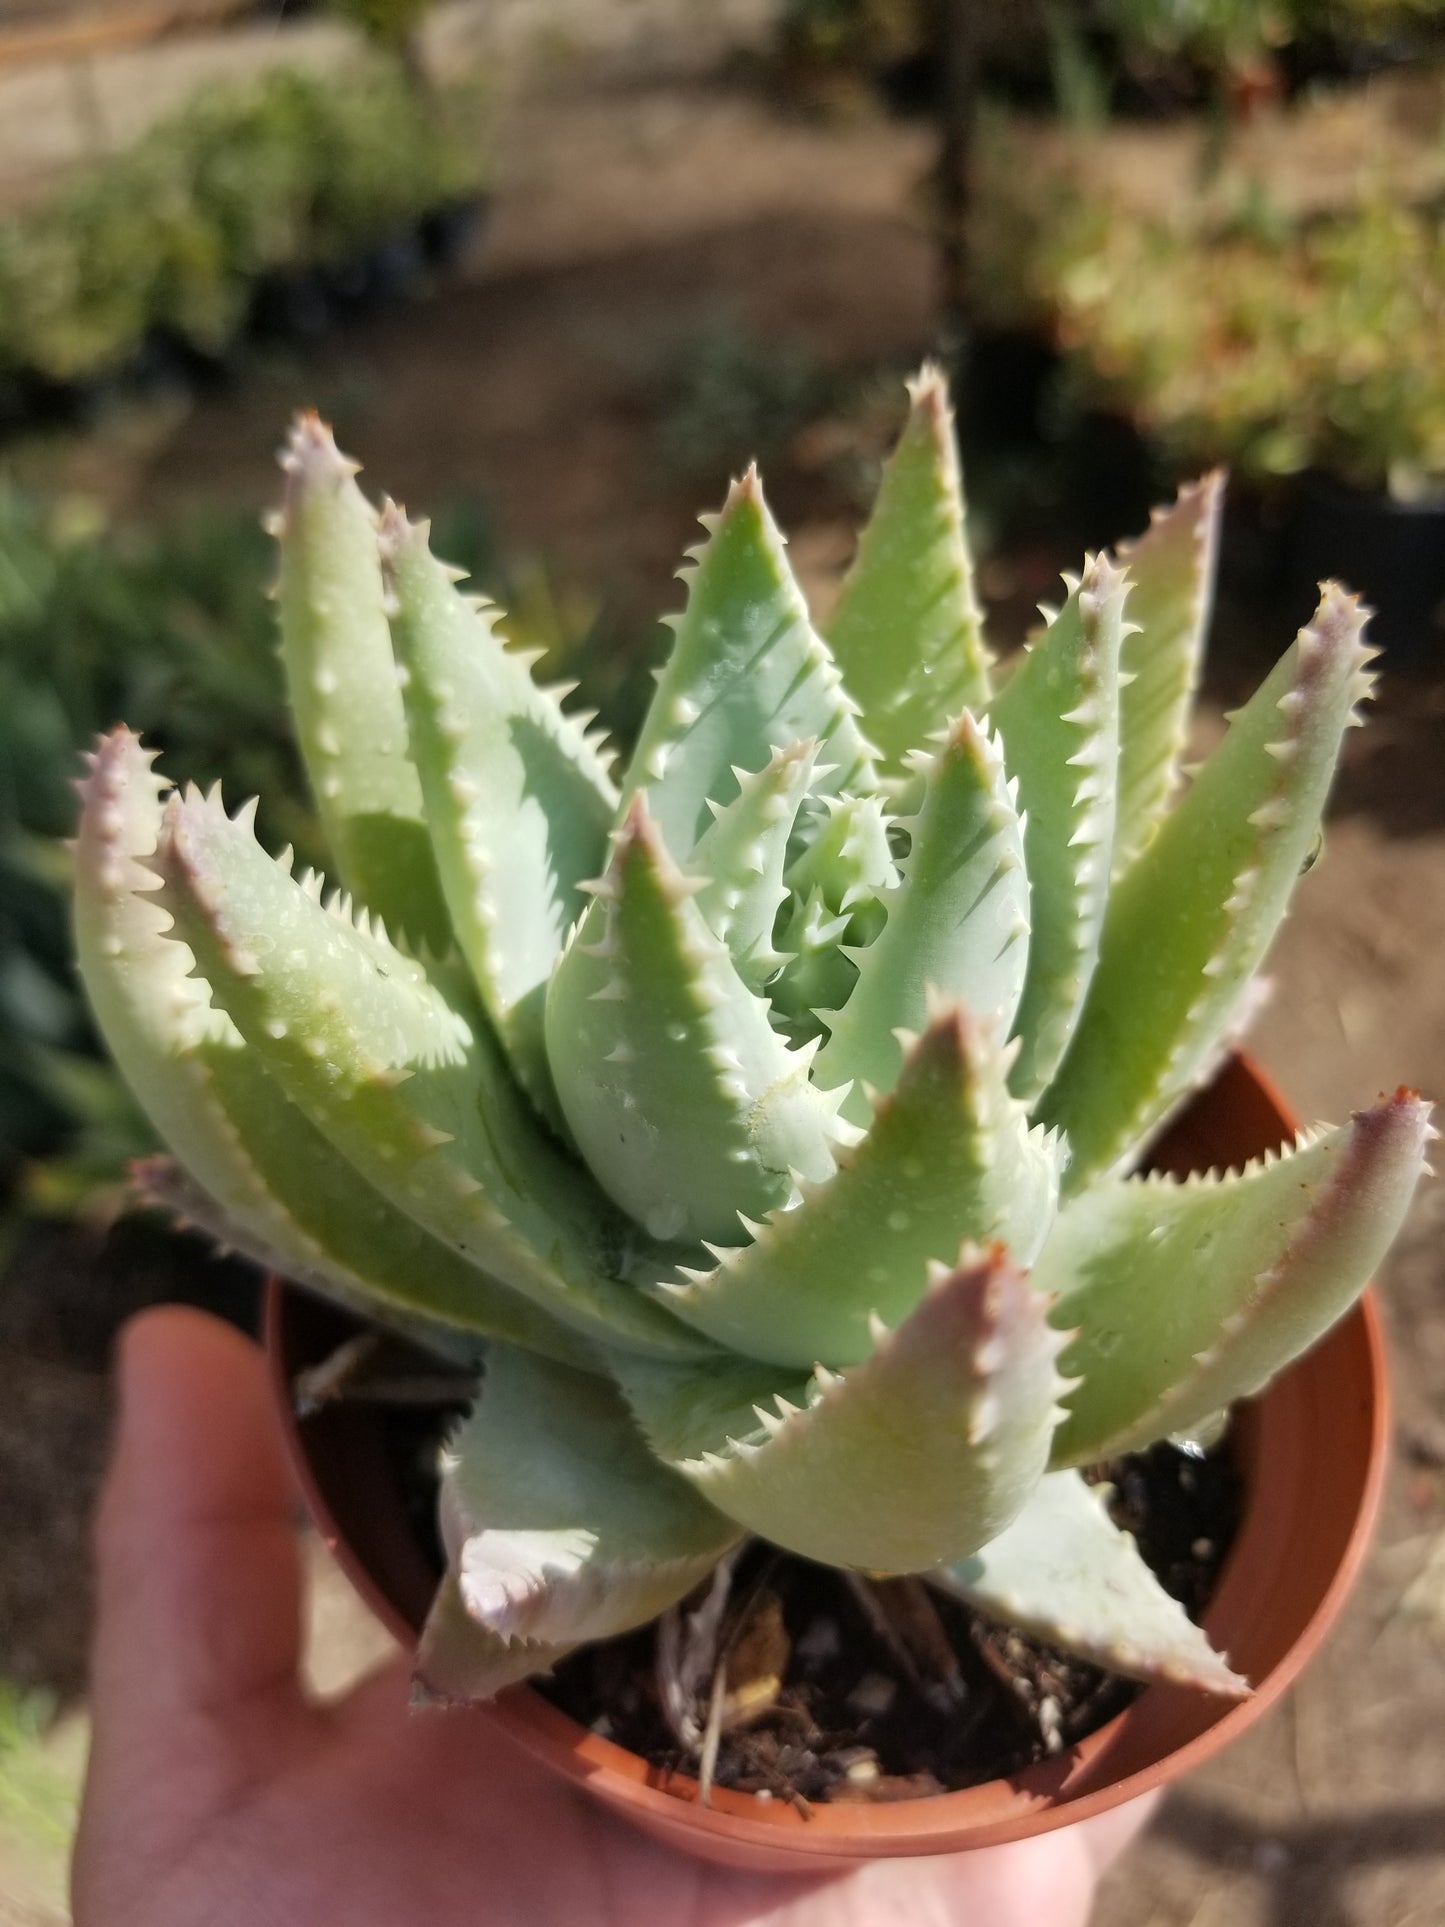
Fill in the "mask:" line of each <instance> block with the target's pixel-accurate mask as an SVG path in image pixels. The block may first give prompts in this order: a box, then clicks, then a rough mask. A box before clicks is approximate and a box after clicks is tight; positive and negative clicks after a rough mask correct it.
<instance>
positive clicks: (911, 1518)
mask: <svg viewBox="0 0 1445 1927" xmlns="http://www.w3.org/2000/svg"><path fill="white" fill-rule="evenodd" d="M1044 1312H1045V1308H1044V1303H1043V1300H1042V1299H1041V1298H1040V1297H1039V1296H1038V1294H1037V1293H1035V1292H1033V1291H1031V1290H1030V1288H1029V1286H1028V1285H1027V1283H1026V1282H1025V1280H1024V1279H1023V1277H1022V1275H1021V1274H1020V1273H1019V1272H1018V1271H1017V1270H1016V1269H1015V1268H1014V1267H1013V1266H1012V1265H1011V1264H1010V1263H1009V1261H1008V1258H1007V1256H1006V1255H1005V1254H1004V1253H1003V1252H1002V1251H1001V1250H1000V1249H998V1248H997V1247H995V1248H994V1249H993V1250H992V1251H990V1252H988V1253H986V1254H980V1253H978V1252H976V1251H974V1250H972V1249H969V1250H966V1251H965V1252H964V1253H962V1254H961V1256H960V1258H959V1262H958V1264H957V1266H956V1267H955V1268H954V1269H952V1270H950V1269H949V1268H948V1267H947V1266H943V1265H939V1266H933V1267H930V1268H929V1270H928V1273H927V1283H926V1288H925V1290H924V1291H923V1293H922V1295H921V1297H920V1299H919V1302H918V1304H917V1305H916V1306H915V1308H914V1310H913V1311H912V1312H911V1313H910V1315H909V1316H908V1317H907V1318H906V1319H905V1320H904V1322H903V1323H902V1324H901V1325H899V1326H898V1327H897V1328H896V1329H895V1330H893V1331H889V1330H888V1329H887V1328H886V1327H884V1326H882V1325H879V1326H877V1327H875V1342H874V1350H873V1353H872V1355H871V1356H870V1357H869V1358H868V1359H867V1361H866V1362H865V1363H863V1364H861V1365H857V1366H853V1367H851V1368H849V1369H848V1370H847V1371H846V1372H844V1373H843V1374H842V1375H841V1376H840V1375H838V1374H835V1373H832V1372H828V1371H824V1370H821V1369H817V1370H815V1371H814V1373H813V1376H812V1378H811V1379H806V1378H800V1377H798V1376H797V1375H796V1374H789V1373H788V1372H787V1371H786V1370H785V1368H782V1367H776V1366H775V1367H768V1366H765V1365H751V1364H728V1363H725V1362H723V1361H719V1362H718V1364H717V1365H716V1366H715V1367H712V1368H708V1369H705V1370H697V1369H689V1368H686V1367H683V1368H679V1369H674V1368H671V1367H667V1366H661V1365H657V1366H654V1365H652V1364H649V1362H648V1361H646V1360H636V1361H634V1360H631V1359H617V1360H616V1361H615V1369H616V1371H617V1374H618V1377H619V1380H620V1382H621V1385H622V1389H623V1392H624V1393H625V1395H626V1397H627V1400H628V1402H629V1404H630V1405H631V1406H632V1409H633V1411H634V1412H635V1413H636V1414H637V1417H638V1419H639V1421H640V1423H641V1425H642V1428H643V1431H644V1432H645V1433H646V1435H647V1438H648V1441H649V1443H650V1444H651V1445H652V1447H653V1450H654V1451H655V1452H657V1453H658V1455H659V1456H660V1457H662V1458H663V1459H665V1460H666V1461H667V1462H668V1463H670V1464H673V1465H675V1466H676V1467H677V1469H678V1470H679V1471H681V1472H683V1473H685V1474H686V1475H687V1477H688V1478H689V1479H691V1480H692V1481H693V1483H694V1484H695V1485H696V1486H697V1489H698V1491H699V1492H700V1493H701V1494H702V1495H703V1497H704V1498H706V1499H707V1500H708V1501H709V1502H710V1503H711V1504H713V1505H715V1506H716V1507H717V1508H718V1510H719V1511H721V1512H726V1513H727V1514H729V1516H730V1517H732V1518H734V1519H736V1520H738V1522H739V1523H740V1524H742V1525H744V1526H746V1527H747V1528H748V1529H749V1530H750V1531H752V1532H756V1533H760V1534H761V1535H762V1536H763V1537H764V1538H766V1539H771V1540H772V1541H773V1542H774V1543H775V1544H777V1545H780V1546H785V1547H787V1548H788V1549H789V1550H791V1551H793V1552H799V1553H802V1554H803V1555H804V1557H805V1558H809V1559H819V1560H823V1561H825V1562H826V1563H827V1564H829V1565H835V1566H849V1567H856V1568H861V1569H863V1570H866V1571H870V1572H885V1573H886V1572H918V1571H922V1570H924V1569H926V1568H928V1567H931V1566H936V1565H946V1564H951V1563H952V1562H953V1561H955V1560H957V1559H961V1558H963V1557H964V1556H965V1555H966V1554H967V1553H969V1552H973V1551H975V1550H976V1549H977V1548H978V1547H979V1546H981V1545H984V1544H986V1543H987V1542H988V1541H989V1540H990V1539H993V1538H996V1537H997V1536H998V1534H999V1533H1000V1532H1002V1531H1003V1529H1004V1527H1005V1526H1006V1525H1007V1524H1008V1523H1009V1521H1010V1520H1011V1519H1013V1518H1014V1517H1016V1515H1017V1514H1018V1513H1019V1512H1020V1511H1021V1510H1022V1508H1023V1506H1024V1504H1025V1502H1026V1500H1027V1498H1028V1495H1029V1493H1030V1492H1031V1491H1032V1490H1033V1488H1034V1486H1035V1485H1036V1484H1037V1482H1038V1480H1039V1478H1040V1477H1041V1475H1042V1473H1043V1470H1044V1467H1045V1464H1046V1462H1047V1459H1048V1451H1049V1438H1050V1435H1051V1433H1052V1431H1053V1427H1054V1422H1055V1419H1056V1417H1057V1415H1058V1412H1057V1406H1056V1404H1055V1400H1056V1398H1057V1396H1058V1393H1059V1391H1060V1390H1061V1388H1062V1382H1061V1380H1060V1379H1059V1376H1058V1373H1057V1371H1056V1370H1055V1365H1054V1361H1055V1358H1056V1356H1057V1353H1058V1350H1059V1347H1060V1345H1061V1343H1062V1340H1060V1339H1059V1337H1058V1335H1057V1334H1056V1333H1053V1332H1051V1331H1050V1330H1049V1329H1048V1324H1047V1320H1046V1318H1045V1315H1044Z"/></svg>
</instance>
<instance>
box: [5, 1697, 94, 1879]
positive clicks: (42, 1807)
mask: <svg viewBox="0 0 1445 1927" xmlns="http://www.w3.org/2000/svg"><path fill="white" fill-rule="evenodd" d="M55 1713H56V1708H55V1706H54V1703H53V1702H52V1701H51V1699H50V1698H49V1697H48V1695H46V1694H44V1693H22V1692H21V1691H20V1690H19V1689H18V1688H17V1687H15V1686H12V1685H11V1684H10V1682H9V1681H8V1680H4V1679H0V1828H3V1829H5V1830H7V1831H13V1832H15V1833H17V1834H19V1835H21V1836H22V1837H23V1838H25V1839H26V1840H29V1841H31V1842H33V1843H34V1844H35V1845H36V1846H37V1847H39V1848H42V1849H45V1850H48V1851H50V1852H52V1853H54V1852H56V1851H57V1850H63V1849H65V1848H66V1847H67V1846H68V1845H69V1842H70V1840H71V1837H72V1835H73V1834H74V1831H75V1821H76V1815H77V1813H78V1811H79V1806H80V1774H79V1772H78V1771H77V1767H78V1764H79V1762H78V1761H76V1760H72V1759H70V1758H68V1757H67V1758H65V1759H63V1760H62V1759H59V1758H57V1757H55V1755H54V1753H53V1751H52V1749H51V1748H50V1747H49V1745H48V1744H47V1742H48V1739H49V1734H50V1729H51V1726H52V1724H53V1722H54V1719H55Z"/></svg>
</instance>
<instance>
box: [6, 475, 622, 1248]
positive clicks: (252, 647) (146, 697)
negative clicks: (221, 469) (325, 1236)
mask: <svg viewBox="0 0 1445 1927" xmlns="http://www.w3.org/2000/svg"><path fill="white" fill-rule="evenodd" d="M434 541H435V544H436V546H437V549H438V552H439V553H441V554H444V555H445V556H447V558H448V559H449V560H451V561H454V562H456V563H457V564H458V565H459V566H461V567H463V568H465V569H467V570H468V572H469V573H470V574H471V575H472V576H473V577H474V578H475V579H476V581H477V582H478V584H479V585H480V586H481V587H482V588H483V589H485V590H486V591H487V592H489V593H491V594H493V595H495V596H496V597H497V599H498V600H499V601H500V602H501V603H502V605H503V607H504V608H506V609H507V611H508V614H507V619H506V624H505V626H506V628H507V630H508V633H510V634H511V635H513V636H514V637H516V638H518V639H524V640H525V641H526V642H528V643H529V644H531V645H534V646H537V647H541V648H543V649H544V650H546V652H547V662H546V671H547V673H548V674H561V673H562V671H563V669H564V668H565V670H566V672H567V673H568V674H569V675H571V676H574V677H576V676H580V677H583V678H584V679H585V680H586V681H587V683H588V685H589V689H590V694H591V700H592V702H594V703H600V705H601V706H602V709H603V714H604V718H605V719H606V720H608V721H609V723H611V722H613V721H614V720H615V719H616V718H617V717H618V716H619V714H621V715H622V716H623V717H624V718H625V716H626V714H627V712H628V711H629V709H630V708H631V707H632V706H635V704H636V702H637V701H638V692H637V691H636V690H633V689H632V688H631V687H630V685H629V683H628V681H627V677H626V672H625V670H624V668H623V667H622V666H621V665H618V666H617V667H615V668H613V667H610V666H609V664H610V662H611V658H612V656H613V654H614V651H613V650H612V648H611V646H610V638H608V637H607V636H606V634H605V632H604V631H603V629H602V626H601V625H600V623H599V622H598V620H597V614H596V610H595V608H594V607H593V606H592V605H591V604H590V603H588V602H586V601H578V600H577V599H576V598H572V597H569V596H567V595H566V594H564V593H562V592H560V591H559V590H558V589H557V588H556V586H555V585H554V584H553V583H552V582H551V581H550V580H549V578H548V576H547V574H546V573H545V571H543V570H542V569H541V568H540V567H538V566H537V565H535V564H522V565H519V566H514V567H511V568H510V569H509V568H507V567H504V565H503V564H502V561H501V559H500V557H499V555H498V551H497V548H496V544H495V541H494V539H493V535H492V530H491V526H490V523H489V521H488V519H487V517H486V516H485V514H484V513H483V512H482V510H481V509H480V508H479V507H477V506H476V505H475V504H468V503H462V504H458V505H456V506H454V507H453V508H452V509H450V510H448V511H444V512H443V513H442V514H440V515H439V516H438V517H437V518H436V520H435V524H434ZM274 566H275V564H274V554H273V545H272V543H271V542H270V541H269V539H268V538H267V537H266V536H265V535H264V534H263V533H262V531H261V529H260V527H259V525H258V524H257V522H256V521H255V520H254V518H252V517H250V516H246V515H240V514H234V513H233V514H219V513H212V514H208V515H203V516H194V517H191V518H188V519H186V520H184V521H182V522H180V523H177V524H176V525H175V526H173V527H170V528H167V529H164V530H162V531H159V532H142V531H137V530H133V529H126V528H119V527H109V526H107V525H106V524H105V523H104V522H103V521H101V520H100V519H99V518H98V516H97V514H96V512H95V511H94V510H93V509H90V508H87V507H86V506H85V505H84V504H80V503H76V502H69V503H60V504H58V505H49V506H46V505H43V504H42V503H40V502H39V501H37V500H36V499H34V498H33V497H31V496H29V495H26V494H23V493H21V492H20V491H18V490H16V489H14V488H4V487H0V1197H3V1196H4V1194H5V1193H6V1192H7V1191H9V1192H11V1193H12V1194H16V1195H18V1196H19V1199H20V1202H21V1204H22V1205H23V1207H24V1208H27V1209H31V1210H38V1211H43V1212H62V1213H68V1212H70V1211H73V1210H76V1209H78V1208H80V1207H81V1206H83V1205H85V1204H86V1203H88V1202H94V1201H95V1200H96V1198H97V1195H98V1194H103V1193H104V1192H105V1190H106V1187H114V1185H115V1184H116V1182H117V1180H118V1178H119V1177H120V1174H121V1172H122V1171H123V1168H124V1164H125V1161H126V1160H127V1159H128V1158H129V1157H131V1156H134V1155H136V1154H138V1153H139V1152H141V1151H144V1150H148V1149H151V1148H153V1146H152V1144H151V1140H150V1138H149V1135H148V1132H147V1131H146V1128H145V1126H144V1125H143V1124H142V1122H141V1120H140V1118H139V1115H138V1113H137V1112H136V1111H135V1109H134V1107H133V1105H132V1104H131V1101H130V1099H129V1097H128V1096H127V1094H126V1092H125V1090H124V1087H123V1086H122V1085H121V1083H120V1081H119V1080H118V1079H117V1078H116V1077H115V1076H114V1075H113V1074H112V1073H111V1071H110V1069H109V1067H108V1065H107V1064H106V1063H105V1061H104V1059H103V1057H102V1056H101V1054H100V1051H99V1046H98V1043H97V1041H96V1039H95V1036H94V1032H93V1030H92V1028H91V1025H90V1021H89V1017H88V1014H87V1012H86V1009H85V1005H84V1000H83V998H82V996H81V994H80V989H79V986H78V984H77V982H76V980H75V976H74V971H73V967H72V960H71V939H70V914H69V861H68V856H67V853H66V850H65V848H64V844H63V842H62V840H61V839H63V838H64V837H66V836H68V835H69V834H70V831H71V828H72V825H73V822H74V815H75V798H74V795H73V793H72V789H71V780H72V778H73V777H74V776H75V774H76V773H77V772H78V770H79V768H80V761H79V758H80V752H81V751H82V750H83V749H85V748H86V747H88V745H89V743H90V741H91V740H92V738H93V737H94V736H95V734H96V733H97V732H98V731H100V730H102V729H105V728H108V727H109V726H110V725H111V724H112V723H114V722H116V721H125V722H127V723H129V724H130V725H131V727H132V728H133V729H136V730H139V731H140V732H141V734H142V735H143V736H144V737H145V738H146V740H147V742H149V743H150V744H152V745H153V746H155V747H157V748H159V749H160V750H161V751H162V752H163V754H164V755H165V757H166V761H167V763H168V765H169V766H170V767H172V768H175V769H184V770H186V771H187V772H189V773H190V774H191V775H193V776H194V778H195V779H196V780H197V781H198V782H201V783H203V784H207V785H208V784H210V783H212V782H214V781H217V780H220V781H221V782H222V783H223V784H224V786H225V792H226V795H227V798H228V799H229V800H232V801H233V802H240V801H241V800H242V799H243V798H244V797H247V796H252V795H256V794H258V793H259V794H262V795H264V796H265V798H266V808H265V812H264V814H263V817H262V820H261V822H260V823H259V825H258V828H259V830H260V833H261V835H262V837H263V839H264V840H265V841H266V843H267V844H268V845H269V847H271V848H272V849H273V850H274V849H277V848H279V847H280V846H281V845H282V844H285V843H292V844H294V845H295V846H296V850H297V854H298V856H299V858H300V859H301V860H302V861H303V862H309V863H315V864H317V865H318V866H319V867H324V864H325V851H324V847H323V845H322V843H321V841H320V837H319V834H318V831H317V827H316V821H315V817H314V814H313V811H312V807H311V802H310V798H309V796H308V794H307V789H306V783H305V779H304V776H303V773H302V770H301V767H300V763H299V761H298V758H297V756H296V753H295V749H294V746H293V744H292V740H291V735H290V730H289V726H288V723H287V720H286V712H285V705H284V700H283V679H282V671H281V664H280V661H279V659H278V657H277V654H276V647H275V636H274V632H273V610H272V605H271V603H270V601H269V600H268V599H267V597H266V595H265V594H264V590H265V588H266V585H267V583H268V582H269V580H270V578H271V576H272V574H273V572H274ZM647 686H648V688H650V687H651V685H650V684H648V685H647ZM17 1187H18V1191H17Z"/></svg>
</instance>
